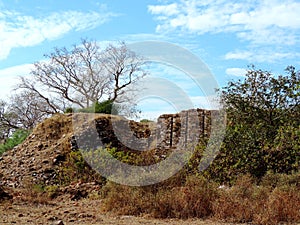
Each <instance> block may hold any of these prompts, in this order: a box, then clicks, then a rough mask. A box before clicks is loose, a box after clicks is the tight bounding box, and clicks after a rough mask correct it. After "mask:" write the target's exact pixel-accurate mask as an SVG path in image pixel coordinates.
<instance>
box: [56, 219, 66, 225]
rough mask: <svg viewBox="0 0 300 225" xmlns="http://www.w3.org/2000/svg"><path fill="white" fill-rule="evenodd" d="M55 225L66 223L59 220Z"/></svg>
mask: <svg viewBox="0 0 300 225" xmlns="http://www.w3.org/2000/svg"><path fill="white" fill-rule="evenodd" d="M55 225H64V222H63V221H62V220H59V221H57V222H56V223H55Z"/></svg>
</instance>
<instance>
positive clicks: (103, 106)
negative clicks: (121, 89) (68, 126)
mask: <svg viewBox="0 0 300 225" xmlns="http://www.w3.org/2000/svg"><path fill="white" fill-rule="evenodd" d="M78 112H83V113H104V114H112V113H114V114H116V112H115V111H114V112H113V101H111V100H106V101H103V102H95V103H94V104H93V105H92V106H91V107H88V108H84V109H79V110H78Z"/></svg>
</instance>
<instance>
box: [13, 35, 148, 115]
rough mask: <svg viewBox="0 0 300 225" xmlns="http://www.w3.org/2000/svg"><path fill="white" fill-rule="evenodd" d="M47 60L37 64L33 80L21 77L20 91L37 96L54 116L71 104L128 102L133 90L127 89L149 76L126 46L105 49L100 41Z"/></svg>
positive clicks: (58, 51)
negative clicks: (102, 48)
mask: <svg viewBox="0 0 300 225" xmlns="http://www.w3.org/2000/svg"><path fill="white" fill-rule="evenodd" d="M45 57H46V58H47V60H46V61H43V62H37V63H35V64H34V69H33V70H32V71H31V75H32V79H28V78H24V77H23V78H21V83H20V84H19V86H18V88H19V89H25V90H27V91H29V92H30V93H34V96H35V99H40V102H43V103H44V104H47V105H48V107H47V109H49V110H50V111H49V112H50V113H56V112H60V111H63V110H64V109H65V108H66V107H69V106H71V105H73V106H75V107H77V108H85V107H90V106H91V105H92V104H93V103H95V102H99V101H104V100H111V101H116V102H117V101H119V102H120V101H128V100H129V98H128V96H129V95H128V93H126V92H128V91H132V90H130V89H128V88H127V87H128V86H129V85H130V84H132V83H134V82H136V81H137V80H138V79H140V78H141V77H143V76H145V74H146V73H145V71H144V70H143V60H142V59H141V58H140V57H138V56H137V55H136V54H135V53H134V52H132V51H131V50H129V49H128V48H127V46H126V44H125V43H119V44H118V45H112V44H111V45H109V46H108V47H107V48H105V49H104V50H101V49H100V47H99V45H98V44H97V43H96V42H93V41H87V40H82V42H81V45H74V46H73V48H72V49H71V50H68V49H67V48H60V49H59V48H56V49H55V51H54V52H52V53H51V54H49V55H45ZM126 88H127V89H126ZM125 96H126V97H125ZM37 106H38V107H40V106H39V105H37Z"/></svg>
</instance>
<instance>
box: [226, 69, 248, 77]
mask: <svg viewBox="0 0 300 225" xmlns="http://www.w3.org/2000/svg"><path fill="white" fill-rule="evenodd" d="M246 73H247V70H246V69H243V68H228V69H226V74H227V75H229V76H237V77H241V76H245V74H246Z"/></svg>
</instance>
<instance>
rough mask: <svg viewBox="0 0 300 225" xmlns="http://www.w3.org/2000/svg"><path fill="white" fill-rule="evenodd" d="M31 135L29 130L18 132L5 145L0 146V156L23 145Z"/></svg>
mask: <svg viewBox="0 0 300 225" xmlns="http://www.w3.org/2000/svg"><path fill="white" fill-rule="evenodd" d="M29 134H30V131H28V130H17V131H15V132H14V133H13V134H12V136H11V137H10V138H8V139H7V140H6V142H5V143H4V144H1V145H0V155H2V154H3V153H4V152H5V151H7V150H10V149H13V148H14V147H15V146H17V145H19V144H21V143H22V142H23V141H24V140H25V139H26V138H27V137H28V135H29Z"/></svg>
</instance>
